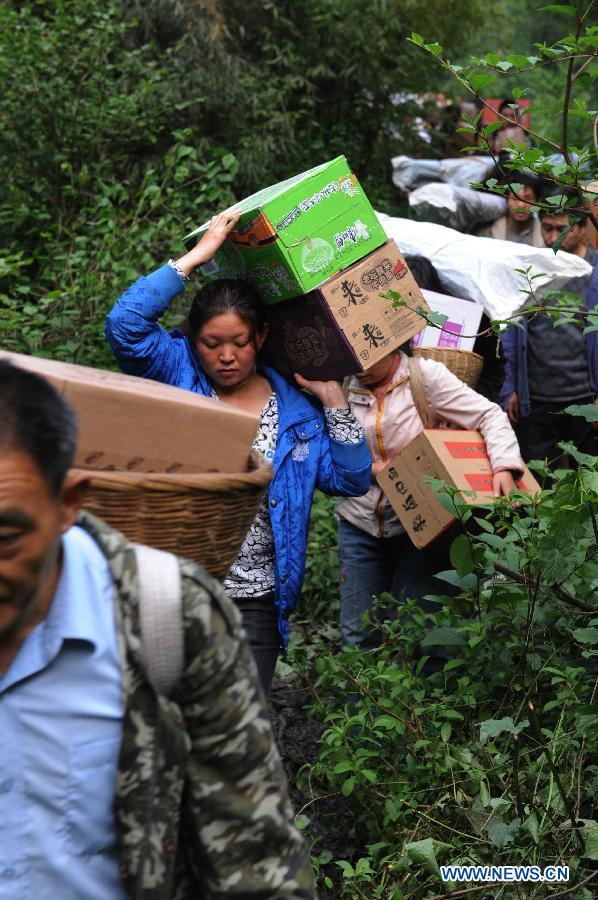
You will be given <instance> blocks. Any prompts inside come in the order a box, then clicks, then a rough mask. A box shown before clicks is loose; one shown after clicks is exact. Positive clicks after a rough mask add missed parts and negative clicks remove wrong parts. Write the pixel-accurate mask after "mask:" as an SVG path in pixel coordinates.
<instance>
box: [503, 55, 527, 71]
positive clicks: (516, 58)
mask: <svg viewBox="0 0 598 900" xmlns="http://www.w3.org/2000/svg"><path fill="white" fill-rule="evenodd" d="M507 59H508V60H509V62H510V63H511V65H513V66H516V67H517V68H518V69H521V68H523V66H527V65H528V63H529V57H527V56H521V55H520V54H519V53H509V55H508V56H507Z"/></svg>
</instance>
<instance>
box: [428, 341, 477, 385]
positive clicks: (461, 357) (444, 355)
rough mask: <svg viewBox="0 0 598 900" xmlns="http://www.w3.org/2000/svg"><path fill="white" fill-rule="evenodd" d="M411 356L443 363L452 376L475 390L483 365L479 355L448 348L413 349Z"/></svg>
mask: <svg viewBox="0 0 598 900" xmlns="http://www.w3.org/2000/svg"><path fill="white" fill-rule="evenodd" d="M413 355H414V356H423V357H424V358H425V359H435V360H437V361H438V362H441V363H444V365H445V366H446V367H447V369H450V370H451V372H452V373H453V375H456V376H457V378H460V379H461V381H464V382H465V384H467V385H469V387H470V388H475V386H476V384H477V383H478V379H479V377H480V375H481V374H482V368H483V365H484V359H483V357H482V356H480V355H479V353H473V352H472V351H471V350H454V349H451V348H450V347H414V348H413Z"/></svg>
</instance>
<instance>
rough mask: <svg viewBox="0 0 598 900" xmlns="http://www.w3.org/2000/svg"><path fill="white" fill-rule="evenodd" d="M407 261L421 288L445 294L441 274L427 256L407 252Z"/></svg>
mask: <svg viewBox="0 0 598 900" xmlns="http://www.w3.org/2000/svg"><path fill="white" fill-rule="evenodd" d="M405 262H406V263H407V265H408V266H409V268H410V269H411V274H412V275H413V277H414V278H415V280H416V282H417V284H418V286H419V287H420V288H425V290H426V291H436V292H437V293H438V294H444V288H443V287H442V282H441V280H440V276H439V275H438V272H437V271H436V269H435V267H434V266H433V265H432V263H431V262H430V260H429V259H428V258H427V257H426V256H419V255H416V254H415V253H414V254H411V253H406V254H405Z"/></svg>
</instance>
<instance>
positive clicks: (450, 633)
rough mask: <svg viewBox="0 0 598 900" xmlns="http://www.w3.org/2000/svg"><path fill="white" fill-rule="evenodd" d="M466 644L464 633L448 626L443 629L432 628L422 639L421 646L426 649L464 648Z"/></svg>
mask: <svg viewBox="0 0 598 900" xmlns="http://www.w3.org/2000/svg"><path fill="white" fill-rule="evenodd" d="M464 643H465V636H464V634H463V632H461V631H459V630H458V629H457V628H451V627H450V626H448V625H447V626H444V627H443V628H431V629H430V631H428V633H427V634H426V636H425V637H424V638H423V639H422V641H421V643H420V646H421V647H422V648H424V649H425V648H427V647H462V646H463V645H464Z"/></svg>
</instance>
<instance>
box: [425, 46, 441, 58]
mask: <svg viewBox="0 0 598 900" xmlns="http://www.w3.org/2000/svg"><path fill="white" fill-rule="evenodd" d="M425 47H426V50H429V51H430V53H432V54H433V55H434V56H440V54H441V53H442V47H441V46H440V44H426V45H425Z"/></svg>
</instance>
